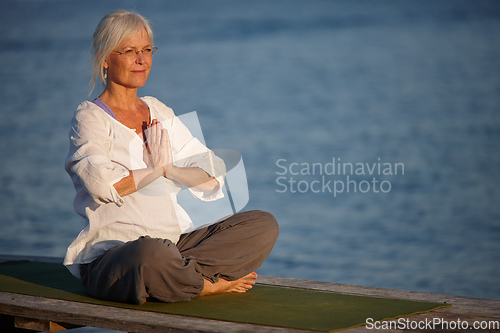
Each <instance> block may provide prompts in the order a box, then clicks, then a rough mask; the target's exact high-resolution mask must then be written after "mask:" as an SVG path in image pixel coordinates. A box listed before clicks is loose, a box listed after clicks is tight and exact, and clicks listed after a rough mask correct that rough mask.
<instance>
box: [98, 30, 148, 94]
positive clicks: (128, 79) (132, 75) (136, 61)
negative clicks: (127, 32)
mask: <svg viewBox="0 0 500 333" xmlns="http://www.w3.org/2000/svg"><path fill="white" fill-rule="evenodd" d="M151 48H153V45H151V43H150V41H149V38H148V34H147V33H146V29H142V30H140V31H139V32H137V33H136V34H135V35H134V36H132V37H130V38H127V39H126V40H124V41H123V42H122V43H121V44H120V45H118V46H117V47H116V48H115V49H114V50H113V51H112V52H111V54H110V55H109V56H108V58H107V59H106V61H105V62H104V68H106V69H107V81H108V84H109V83H110V82H112V83H113V84H118V85H120V86H123V87H126V88H132V89H134V88H138V87H142V86H144V85H145V84H146V81H147V79H148V76H149V70H150V69H151V64H152V60H153V57H152V55H151V52H149V54H146V53H147V52H140V51H141V50H145V49H151ZM127 51H128V52H127ZM138 51H139V52H138Z"/></svg>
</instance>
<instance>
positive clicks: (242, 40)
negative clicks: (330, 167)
mask: <svg viewBox="0 0 500 333" xmlns="http://www.w3.org/2000/svg"><path fill="white" fill-rule="evenodd" d="M118 8H125V9H131V8H135V9H137V10H138V11H139V12H141V13H142V14H143V15H145V16H146V17H148V18H149V19H151V20H152V22H153V27H154V31H155V44H156V45H157V46H158V47H159V50H158V52H157V54H156V55H155V58H154V67H153V71H152V74H151V75H150V79H149V82H148V84H147V86H146V87H144V88H142V89H141V91H140V94H141V95H153V96H156V97H157V98H159V99H160V100H162V101H164V102H165V103H166V104H167V105H169V106H171V107H172V108H173V109H174V110H175V111H176V112H177V113H178V114H183V113H188V112H190V111H194V110H196V111H197V112H198V116H199V117H200V122H201V126H202V128H203V133H204V136H205V139H206V142H207V144H208V145H209V146H211V147H213V148H229V149H235V150H237V151H239V152H240V153H241V154H242V156H243V159H244V162H245V167H246V172H247V176H248V180H249V188H250V202H249V203H248V205H247V207H246V209H254V208H258V209H264V210H268V211H271V212H272V213H273V214H275V216H276V217H277V219H278V221H279V223H280V226H281V234H280V238H279V240H278V242H277V244H276V246H275V248H274V250H273V252H272V253H271V255H270V257H269V258H268V260H267V261H266V263H265V264H264V265H263V266H262V267H261V269H260V270H259V273H260V274H263V275H275V276H283V277H293V278H300V279H312V280H319V281H330V282H339V283H347V284H356V285H364V286H376V287H384V288H395V289H404V290H415V291H423V292H434V293H444V294H454V295H464V296H473V297H486V298H495V299H500V283H499V282H500V281H499V276H500V265H499V264H498V263H499V259H500V189H499V187H500V175H499V173H498V171H499V170H500V113H499V111H500V39H499V38H498V36H499V33H500V3H499V2H497V1H449V0H442V1H432V0H424V1H398V0H393V1H377V2H373V1H356V2H353V1H310V0H307V1H306V0H300V1H274V0H273V1H229V0H227V1H226V0H221V1H211V2H204V1H189V2H180V1H161V0H154V1H128V2H127V1H116V0H114V1H106V2H104V1H85V2H84V1H67V0H64V1H63V0H50V1H49V0H47V1H34V0H33V1H30V0H24V1H2V2H1V3H0V25H1V27H2V35H1V36H0V60H1V65H0V77H1V80H0V99H1V102H2V107H1V115H2V121H1V122H0V156H1V159H0V181H1V183H0V184H1V186H0V211H1V216H0V225H1V230H2V231H1V233H0V253H2V254H29V255H45V256H59V257H62V256H63V255H64V253H65V249H66V247H67V246H68V245H69V243H70V242H71V241H72V240H73V238H74V237H75V236H76V235H77V233H78V232H79V231H80V230H81V228H82V226H83V221H81V220H80V218H79V217H78V216H77V215H76V214H75V213H74V212H73V208H72V200H73V195H74V190H73V187H72V184H71V182H70V179H69V177H68V176H67V175H66V174H65V172H64V170H63V162H64V158H65V156H66V153H67V132H68V130H69V121H70V119H71V116H72V113H73V111H74V110H75V108H76V106H77V105H78V104H79V103H80V102H81V101H82V100H84V99H90V98H93V97H95V96H96V95H97V94H98V93H99V91H96V92H94V93H93V94H92V95H91V96H90V97H89V96H88V93H89V88H88V81H89V78H90V69H89V65H90V56H89V45H90V38H91V35H92V33H93V30H94V28H95V26H96V25H97V23H98V21H99V20H100V18H101V17H102V16H103V15H104V14H105V13H107V12H109V11H111V10H114V9H118ZM332 160H334V161H338V162H340V163H351V164H352V165H354V166H356V165H357V163H363V164H364V165H365V166H366V163H368V166H369V167H371V166H373V164H374V163H375V166H376V168H375V169H374V173H373V174H372V175H369V174H368V172H366V173H365V175H356V174H354V175H350V174H349V172H345V173H343V172H340V174H339V173H337V174H336V175H328V174H324V173H323V174H322V175H321V174H319V173H318V171H319V170H316V171H317V172H316V173H315V174H314V175H313V174H311V173H312V172H310V173H309V174H307V173H308V172H307V170H305V169H304V168H306V167H307V166H312V164H314V163H316V164H317V165H322V166H325V165H327V163H331V162H332ZM293 163H298V164H293ZM378 163H380V165H381V167H382V168H381V171H380V172H379V171H378ZM398 163H399V164H400V165H404V173H402V172H401V171H402V170H399V171H400V172H399V173H398V174H395V173H394V172H392V174H388V173H389V172H388V171H387V170H386V172H385V174H384V172H383V171H384V170H385V168H386V167H387V166H388V165H392V166H394V165H395V164H398ZM279 165H281V166H282V167H280V166H279ZM283 167H284V168H286V172H285V170H284V169H283ZM290 168H291V170H290ZM282 173H285V174H284V175H280V174H282ZM292 173H298V174H297V175H293V174H292ZM301 173H304V174H301ZM347 176H350V178H349V180H350V181H351V183H350V184H351V188H350V189H349V193H348V192H347V189H346V188H344V191H343V192H339V191H337V193H333V183H334V181H337V183H336V186H337V189H340V185H341V184H343V185H344V186H346V185H347V184H348V180H347ZM279 177H284V178H281V179H278V178H279ZM323 177H324V180H325V182H326V183H328V181H330V185H329V186H330V187H328V185H326V187H323V184H322V187H318V186H319V185H318V184H320V183H321V182H322V181H323ZM292 178H293V179H292ZM374 178H375V181H376V182H378V185H382V188H380V187H378V188H377V187H373V186H372V185H373V183H372V181H373V180H374ZM290 180H292V181H296V182H300V184H299V185H298V186H299V187H298V188H297V187H296V188H291V187H290V186H289V185H290V183H289V181H290ZM314 182H316V183H314ZM382 182H383V183H382ZM354 183H355V184H356V185H353V184H354ZM283 184H286V188H285V186H284V185H283ZM297 184H298V183H297ZM297 184H295V185H297ZM367 184H368V185H370V186H371V187H370V188H368V187H367ZM354 186H358V187H356V192H354ZM359 186H361V188H360V187H359ZM389 189H390V190H389ZM382 190H384V191H382ZM315 192H319V193H315ZM362 192H366V193H362ZM384 192H386V193H384Z"/></svg>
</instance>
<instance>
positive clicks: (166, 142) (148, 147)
mask: <svg viewBox="0 0 500 333" xmlns="http://www.w3.org/2000/svg"><path fill="white" fill-rule="evenodd" d="M144 135H145V141H144V145H145V149H144V162H145V163H146V165H147V166H148V168H152V169H153V170H158V169H161V170H162V173H163V175H164V176H166V172H167V170H169V169H170V168H171V167H172V166H173V159H172V148H171V146H170V138H169V136H168V131H167V130H166V129H164V128H163V125H162V124H161V123H160V122H159V121H158V120H156V119H153V121H152V122H151V124H150V125H149V126H148V127H147V128H146V129H145V130H144Z"/></svg>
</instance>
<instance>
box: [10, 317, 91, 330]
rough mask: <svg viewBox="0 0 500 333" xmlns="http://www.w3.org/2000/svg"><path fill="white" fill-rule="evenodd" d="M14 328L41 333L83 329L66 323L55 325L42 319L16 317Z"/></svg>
mask: <svg viewBox="0 0 500 333" xmlns="http://www.w3.org/2000/svg"><path fill="white" fill-rule="evenodd" d="M14 326H15V327H16V328H22V329H27V330H33V331H39V332H60V331H65V330H68V329H72V328H77V327H82V326H77V325H71V324H66V323H55V322H53V321H49V320H40V319H33V318H25V317H14Z"/></svg>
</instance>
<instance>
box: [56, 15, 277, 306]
mask: <svg viewBox="0 0 500 333" xmlns="http://www.w3.org/2000/svg"><path fill="white" fill-rule="evenodd" d="M155 50H156V47H154V44H153V33H152V30H151V27H150V24H149V23H148V21H147V20H146V19H144V18H143V17H142V16H140V15H139V14H137V13H134V12H127V11H116V12H112V13H110V14H108V15H106V16H105V17H104V18H103V19H102V21H101V22H100V23H99V25H98V26H97V29H96V31H95V33H94V37H93V55H94V58H93V69H94V75H93V78H94V79H93V80H94V81H93V83H94V87H95V82H96V80H97V79H99V80H101V81H102V82H103V83H105V89H104V91H103V92H102V94H101V95H100V96H99V97H98V98H96V99H95V100H94V101H92V102H90V101H85V102H83V103H82V104H80V105H79V107H78V109H77V110H76V112H75V116H74V118H73V121H72V128H71V131H70V150H69V154H68V158H67V160H66V171H67V172H68V173H69V175H70V176H71V179H72V180H73V184H74V186H75V189H76V192H77V194H76V197H75V201H74V207H75V210H76V212H77V213H78V214H80V215H81V216H82V217H84V218H85V220H86V223H87V224H86V227H85V228H84V229H83V230H82V232H81V233H80V234H79V235H78V237H77V238H76V239H75V240H74V241H73V243H72V244H71V245H70V246H69V248H68V252H67V254H66V258H65V265H66V266H67V267H68V268H69V270H70V271H71V272H72V273H73V274H74V275H75V276H77V277H79V278H81V280H82V282H83V285H84V286H85V288H86V289H87V291H88V292H89V293H90V294H92V295H93V296H95V297H98V298H102V299H107V300H113V301H122V302H133V303H137V304H142V303H144V302H146V300H147V299H148V298H152V299H157V300H161V301H165V302H178V301H188V300H190V299H192V298H193V297H196V296H200V295H209V294H216V293H223V292H245V291H247V290H248V289H250V288H252V286H253V284H255V279H256V278H257V274H256V273H255V272H254V270H255V269H257V268H258V267H259V266H260V265H261V264H262V262H263V261H264V260H265V258H266V257H267V256H268V255H269V253H270V251H271V249H272V247H273V246H274V243H275V241H276V238H277V237H278V225H277V223H276V220H275V219H274V217H273V216H272V215H271V214H269V213H266V212H263V211H250V212H243V213H238V214H234V215H232V216H229V217H227V218H225V219H224V220H222V221H219V222H217V223H214V224H212V225H210V226H208V227H205V228H201V229H195V230H193V229H194V228H193V224H192V222H191V220H190V218H189V216H188V215H187V213H186V212H185V211H184V210H183V209H182V208H181V207H180V206H179V204H178V203H177V199H176V196H177V194H178V193H179V191H180V190H181V187H182V185H183V184H184V185H185V186H187V187H188V188H189V190H190V191H191V192H192V194H193V195H194V196H195V197H197V198H199V199H201V200H205V201H210V200H216V199H218V198H221V197H222V196H223V194H222V190H221V188H222V186H223V179H224V177H223V176H224V173H225V166H224V163H223V161H222V160H221V159H220V158H218V157H217V156H215V155H214V154H213V152H212V151H210V150H209V149H207V148H206V147H204V146H203V145H202V144H201V143H200V141H198V140H197V139H196V138H194V137H193V136H192V135H191V133H190V132H189V131H188V129H187V128H186V127H185V126H184V125H183V124H182V123H181V121H180V120H179V119H178V118H177V117H175V115H174V113H173V111H172V110H171V109H170V108H168V107H167V106H165V105H164V104H163V103H161V102H160V101H158V100H157V99H155V98H153V97H142V98H139V97H138V96H137V88H138V87H142V86H143V85H144V84H145V83H146V81H147V78H148V75H149V71H150V69H151V64H152V56H153V53H154V51H155Z"/></svg>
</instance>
